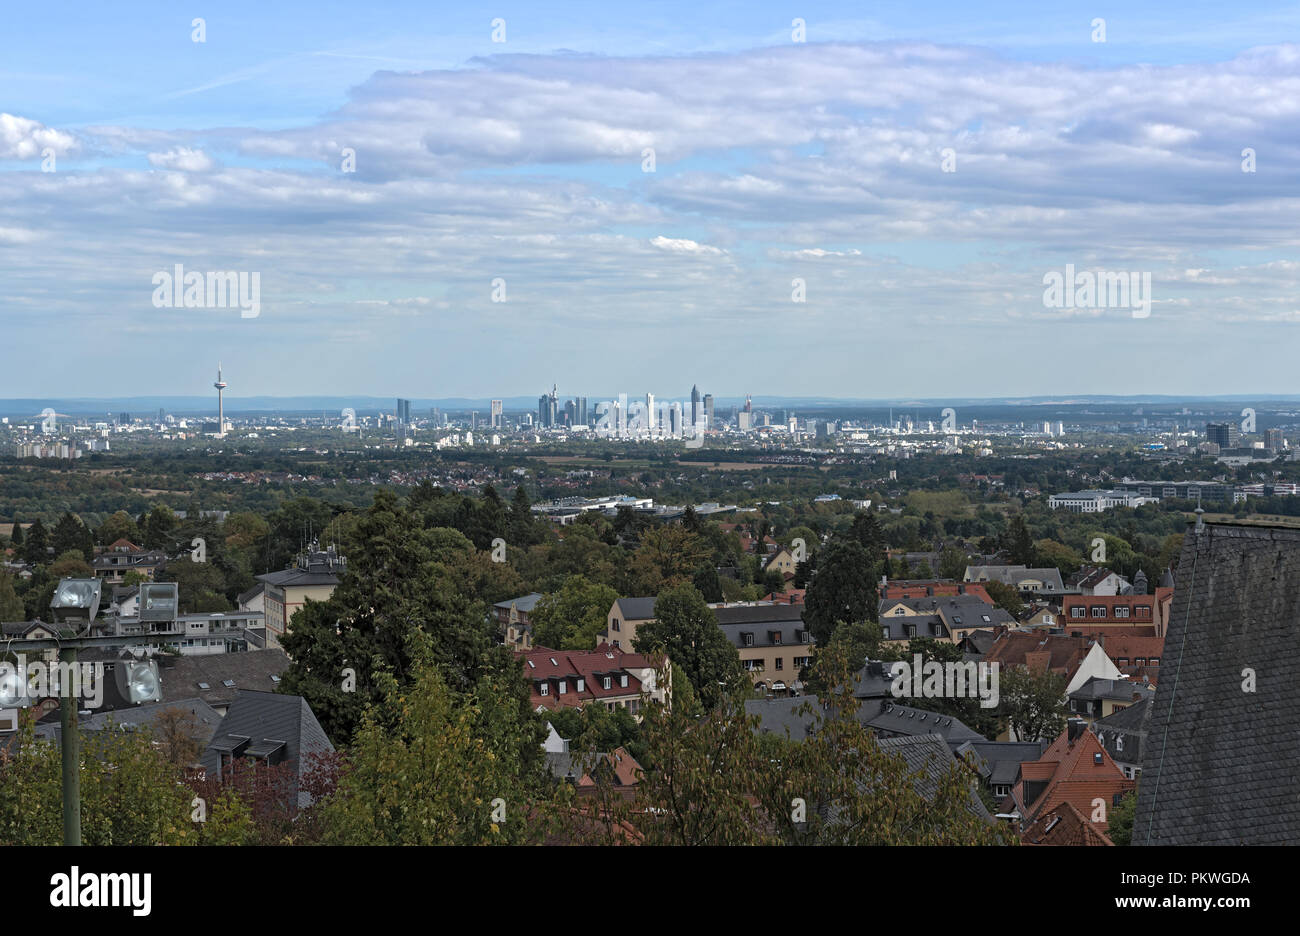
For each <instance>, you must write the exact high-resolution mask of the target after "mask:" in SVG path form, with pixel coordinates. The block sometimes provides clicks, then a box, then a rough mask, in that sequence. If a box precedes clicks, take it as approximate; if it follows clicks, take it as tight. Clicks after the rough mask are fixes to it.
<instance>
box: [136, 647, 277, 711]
mask: <svg viewBox="0 0 1300 936" xmlns="http://www.w3.org/2000/svg"><path fill="white" fill-rule="evenodd" d="M155 659H157V660H158V662H159V664H160V673H159V675H160V676H161V677H162V691H163V699H164V700H168V701H171V700H175V699H187V698H190V697H192V696H198V697H199V698H200V699H202V700H203V701H205V702H207V703H208V704H209V705H213V706H217V707H222V706H226V705H229V704H230V703H231V701H232V700H233V699H234V698H235V696H236V694H237V693H238V691H239V690H241V689H254V690H261V691H265V692H273V691H274V690H275V687H276V686H277V685H278V684H277V682H276V681H275V680H274V679H272V678H271V677H272V676H280V675H282V674H283V673H284V671H285V670H287V669H288V668H289V657H288V655H287V654H285V652H284V651H283V650H249V651H247V652H244V653H210V654H204V655H201V656H181V657H176V656H167V655H164V654H159V655H158V656H157V657H155ZM227 680H230V681H233V682H234V685H233V686H226V685H224V683H225V682H226V681H227ZM199 683H206V684H207V686H208V688H207V689H204V688H202V687H201V686H200V685H199Z"/></svg>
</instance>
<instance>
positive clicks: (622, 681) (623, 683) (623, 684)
mask: <svg viewBox="0 0 1300 936" xmlns="http://www.w3.org/2000/svg"><path fill="white" fill-rule="evenodd" d="M618 685H619V687H620V688H622V689H626V688H627V673H619V674H618Z"/></svg>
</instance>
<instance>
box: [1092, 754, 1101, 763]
mask: <svg viewBox="0 0 1300 936" xmlns="http://www.w3.org/2000/svg"><path fill="white" fill-rule="evenodd" d="M1092 762H1093V763H1094V764H1100V763H1101V762H1102V757H1101V751H1098V752H1097V753H1096V754H1093V755H1092Z"/></svg>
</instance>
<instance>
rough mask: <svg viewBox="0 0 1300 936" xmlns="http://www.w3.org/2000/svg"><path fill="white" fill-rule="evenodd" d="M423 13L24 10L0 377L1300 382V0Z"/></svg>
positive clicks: (68, 6)
mask: <svg viewBox="0 0 1300 936" xmlns="http://www.w3.org/2000/svg"><path fill="white" fill-rule="evenodd" d="M440 6H441V5H435V4H430V3H427V2H420V3H404V2H393V3H377V4H372V5H367V4H357V3H328V2H326V3H321V2H313V3H299V2H277V3H274V4H268V3H265V2H264V0H263V2H257V3H244V2H223V3H221V4H214V5H212V7H211V8H210V9H209V10H204V9H202V8H201V5H194V6H193V7H192V8H191V9H186V10H184V11H182V10H181V9H180V8H179V7H177V6H176V5H175V4H172V3H162V2H159V3H150V2H141V3H132V4H129V5H119V4H100V3H95V4H91V3H59V2H48V3H44V4H34V5H17V4H10V5H8V6H7V8H6V9H5V10H4V12H3V18H4V29H3V31H0V360H3V361H4V366H3V367H0V398H4V397H33V396H42V397H67V396H83V397H86V396H89V397H94V396H104V397H108V396H127V395H145V394H191V393H204V392H210V390H209V389H208V388H209V386H210V384H211V382H212V381H213V379H214V378H215V370H216V367H217V362H218V361H221V362H222V364H223V368H224V372H223V376H224V378H225V380H226V381H227V382H228V383H229V385H230V389H229V390H228V391H227V392H228V394H229V395H230V396H231V397H234V398H238V397H241V396H246V395H247V396H251V395H308V394H330V395H339V394H343V395H346V394H349V393H356V394H366V395H373V396H385V395H392V396H404V397H408V398H434V397H450V396H465V397H489V396H491V397H506V396H515V395H530V394H531V395H537V394H540V393H542V392H543V391H544V390H549V389H550V387H551V386H552V384H554V385H556V386H557V388H558V392H559V394H560V395H561V397H564V396H566V395H572V394H584V395H588V396H600V395H612V394H615V393H618V392H627V393H629V394H633V395H640V394H644V393H645V392H647V391H650V392H654V393H655V394H656V395H657V396H658V397H660V398H661V399H663V398H668V399H678V398H685V397H686V396H687V395H688V394H689V391H690V387H691V385H692V384H698V385H699V386H700V388H701V390H702V391H703V392H713V393H715V394H717V395H719V396H736V395H743V394H745V393H753V394H755V395H760V394H761V395H784V396H819V397H828V398H829V397H843V398H876V399H880V398H900V397H918V398H927V399H934V398H943V397H948V396H952V397H957V396H961V397H993V396H1003V395H1012V394H1020V395H1029V394H1036V395H1046V394H1083V393H1092V394H1137V393H1166V394H1181V393H1196V394H1225V393H1295V392H1298V391H1300V386H1297V382H1296V380H1295V378H1294V376H1293V375H1294V373H1295V371H1296V368H1295V352H1296V349H1297V347H1300V342H1297V337H1298V336H1297V329H1298V328H1300V293H1298V291H1297V288H1296V287H1297V280H1300V255H1298V254H1297V244H1298V242H1300V235H1298V233H1297V231H1298V224H1300V194H1298V193H1300V188H1298V183H1300V119H1298V118H1300V7H1297V6H1296V5H1294V4H1281V3H1272V2H1263V3H1258V4H1231V5H1224V4H1220V3H1213V4H1212V3H1202V2H1181V3H1178V4H1173V3H1159V4H1137V5H1133V4H1128V3H1124V4H1120V3H1089V4H1079V3H1061V4H1052V5H1051V9H1050V10H1046V11H1045V10H1042V9H1040V8H1039V7H1040V4H1037V3H986V4H982V5H979V6H973V5H970V4H966V3H949V2H937V3H926V4H916V3H911V2H908V3H889V2H886V3H872V4H862V3H860V2H859V3H802V2H795V3H782V4H777V3H767V2H745V3H710V4H699V3H678V2H657V3H654V4H614V3H608V2H602V3H588V2H570V3H560V4H557V3H546V2H527V3H513V2H503V3H493V4H490V5H480V4H456V5H454V9H442V8H440ZM123 7H129V8H123ZM195 17H201V18H202V22H201V23H195ZM1103 39H1104V41H1102V40H1103ZM196 40H202V41H196ZM177 264H180V265H181V267H182V271H184V272H199V273H203V274H206V273H210V272H223V273H224V272H236V273H244V274H246V275H247V276H248V277H249V284H250V286H251V284H252V282H253V280H252V277H253V276H254V275H255V276H256V281H257V283H258V285H259V287H260V303H259V306H258V308H257V310H256V311H257V314H256V315H255V316H253V315H250V314H248V313H249V312H251V311H252V310H245V311H243V312H241V309H240V308H239V307H238V306H237V304H234V303H224V304H218V303H207V302H205V303H203V304H201V305H198V306H196V307H188V308H187V307H183V304H182V307H167V306H165V305H163V306H162V307H159V306H160V305H161V304H162V300H161V298H160V293H161V292H162V288H161V287H160V285H159V284H160V282H162V281H161V280H159V278H158V277H159V276H160V275H161V274H163V273H168V274H172V273H173V272H174V271H175V269H176V266H177ZM1067 271H1074V273H1075V275H1079V274H1082V273H1090V274H1095V275H1100V274H1102V273H1108V274H1114V273H1117V272H1122V273H1125V274H1126V276H1127V274H1135V278H1134V279H1133V280H1132V281H1131V282H1132V285H1133V287H1134V290H1135V292H1134V294H1133V296H1132V297H1130V298H1131V299H1135V298H1136V297H1137V296H1138V295H1141V294H1142V293H1141V292H1140V291H1139V290H1140V287H1141V285H1142V284H1143V283H1145V282H1149V283H1150V291H1149V297H1150V300H1151V301H1150V305H1149V307H1143V306H1141V304H1140V303H1137V302H1136V301H1130V302H1125V303H1120V302H1119V300H1121V299H1122V297H1121V296H1120V295H1119V294H1118V292H1116V293H1115V294H1114V295H1112V296H1110V299H1111V300H1113V301H1110V302H1105V301H1101V299H1100V298H1098V294H1094V295H1093V296H1092V297H1089V296H1086V295H1085V296H1081V297H1077V298H1078V301H1075V302H1057V301H1056V300H1054V299H1051V298H1048V293H1049V291H1050V290H1049V284H1050V282H1051V277H1052V275H1053V274H1055V275H1056V276H1057V277H1058V278H1061V279H1062V280H1063V278H1064V277H1065V276H1066V274H1067ZM1126 282H1128V280H1127V278H1126ZM1068 291H1069V292H1071V293H1073V290H1072V289H1071V290H1068ZM169 295H170V294H169ZM1099 295H1100V296H1102V297H1104V296H1105V290H1104V289H1103V290H1101V291H1100V294H1099ZM1072 298H1075V297H1073V296H1072ZM1117 304H1118V307H1117ZM1135 306H1137V307H1135Z"/></svg>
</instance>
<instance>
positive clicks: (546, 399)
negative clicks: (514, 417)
mask: <svg viewBox="0 0 1300 936" xmlns="http://www.w3.org/2000/svg"><path fill="white" fill-rule="evenodd" d="M559 406H560V404H559V400H558V399H557V397H556V393H555V385H554V384H552V385H551V392H550V393H543V394H542V395H541V396H540V397H538V398H537V424H538V425H539V426H554V425H556V424H558V422H559V419H560V412H559Z"/></svg>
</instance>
